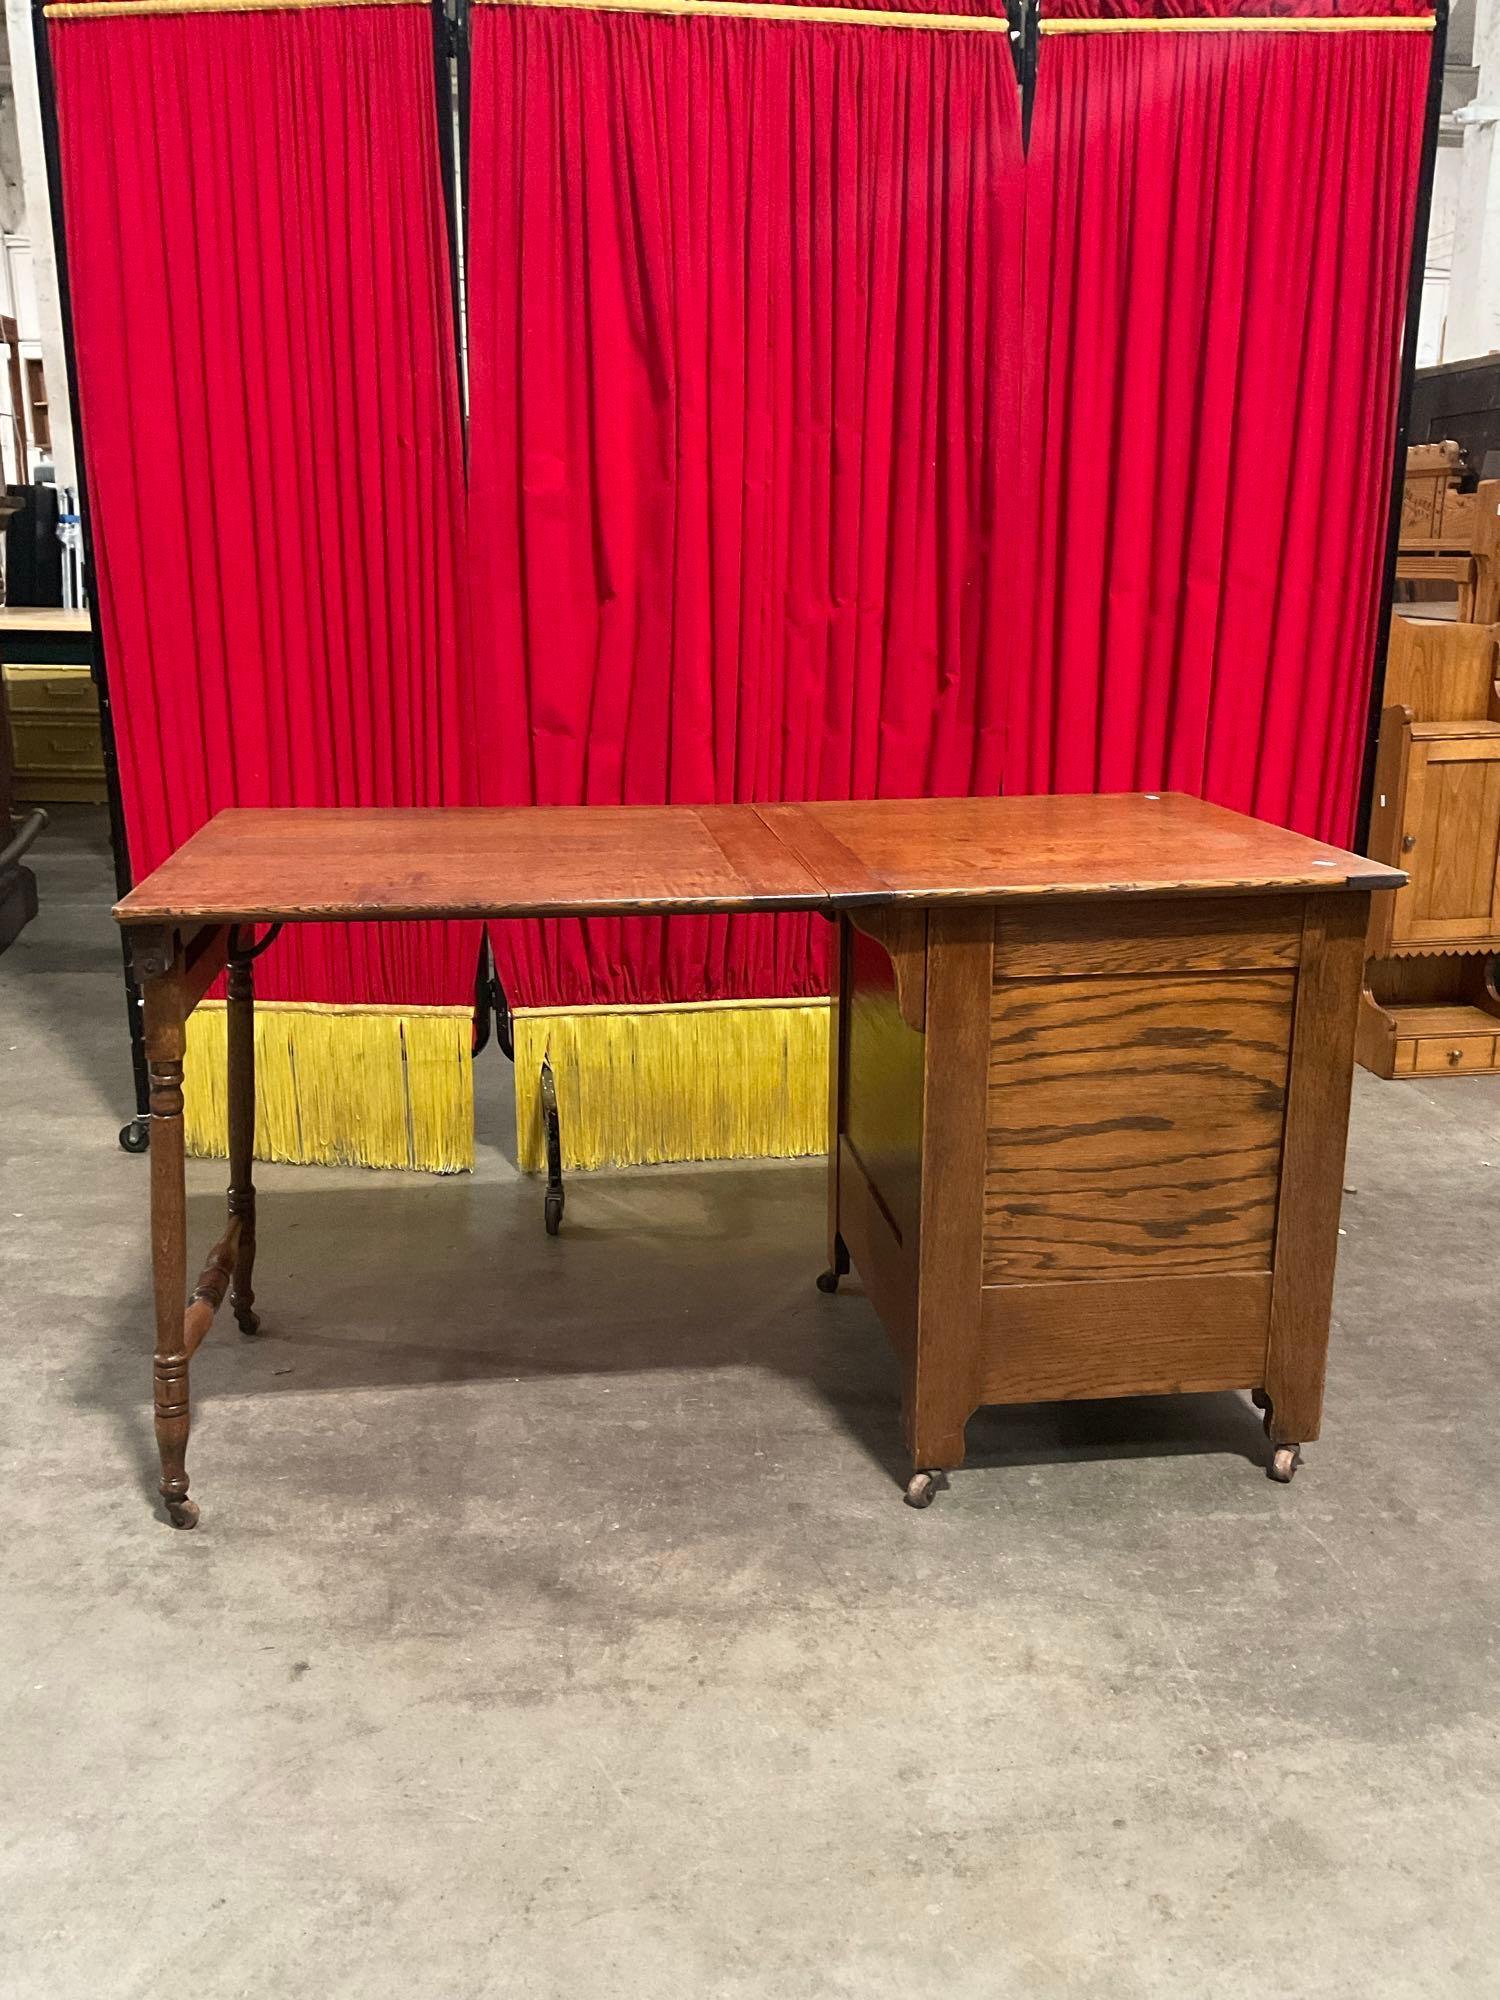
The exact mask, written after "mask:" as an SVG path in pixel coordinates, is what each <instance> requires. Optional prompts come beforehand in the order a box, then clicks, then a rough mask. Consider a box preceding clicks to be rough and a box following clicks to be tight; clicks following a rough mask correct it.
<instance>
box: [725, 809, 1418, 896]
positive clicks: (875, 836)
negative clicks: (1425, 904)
mask: <svg viewBox="0 0 1500 2000" xmlns="http://www.w3.org/2000/svg"><path fill="white" fill-rule="evenodd" d="M758 811H759V812H760V814H761V816H762V818H763V819H765V821H766V822H767V824H768V825H771V826H774V827H775V828H776V830H777V832H778V833H780V835H781V836H782V838H783V839H784V840H785V841H786V842H787V844H788V845H789V846H790V847H792V848H794V849H795V850H796V852H797V853H798V854H799V855H800V856H801V858H802V860H803V861H804V862H805V863H806V864H807V866H808V867H809V868H810V869H811V870H812V872H813V873H814V874H815V875H816V876H817V877H818V878H819V880H820V881H821V882H823V884H824V886H825V887H826V888H827V889H828V890H829V893H830V895H832V896H833V897H834V898H835V900H839V899H842V898H843V897H844V896H845V895H847V894H848V893H850V892H851V891H852V892H856V893H859V894H861V895H864V896H866V897H868V898H871V899H873V900H878V901H881V902H907V901H910V902H919V903H930V902H975V903H999V902H1009V901H1012V900H1021V899H1026V900H1029V899H1031V898H1033V897H1041V896H1046V897H1073V896H1160V895H1180V894H1204V895H1236V894H1254V893H1256V892H1266V891H1270V892H1276V891H1279V890H1286V891H1293V890H1299V889H1301V890H1306V889H1339V888H1349V889H1399V888H1400V887H1401V885H1402V883H1403V882H1404V881H1405V880H1406V877H1405V875H1404V874H1403V873H1402V872H1401V870H1400V869H1398V868H1385V867H1382V866H1381V865H1380V864H1379V863H1378V862H1374V861H1367V860H1365V859H1364V858H1363V857H1362V856H1361V855H1358V854H1348V853H1346V852H1345V851H1344V850H1343V849H1342V848H1339V847H1327V846H1325V845H1324V844H1323V843H1322V842H1321V841H1317V840H1309V839H1307V838H1306V837H1305V836H1304V835H1303V834H1300V833H1291V832H1288V830H1287V829H1286V828H1285V827H1279V826H1272V825H1270V824H1268V822H1266V821H1265V820H1258V819H1249V818H1247V817H1246V816H1245V814H1243V813H1237V812H1230V811H1229V810H1228V809H1227V807H1224V806H1213V805H1207V804H1205V803H1204V801H1203V800H1202V799H1195V798H1190V797H1189V796H1188V795H1187V793H1185V792H1112V793H1103V794H1099V793H1095V794H1083V793H1068V794H1062V795H1058V796H1045V797H1044V796H1037V797H1011V798H1000V799H996V798H984V799H850V800H839V801H836V802H829V803H827V804H813V805H786V806H761V807H759V808H758Z"/></svg>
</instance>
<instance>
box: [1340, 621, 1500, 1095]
mask: <svg viewBox="0 0 1500 2000" xmlns="http://www.w3.org/2000/svg"><path fill="white" fill-rule="evenodd" d="M1497 673H1500V625H1438V624H1424V623H1418V622H1416V621H1413V620H1410V619H1406V618H1399V617H1398V618H1396V619H1394V620H1393V621H1392V628H1391V651H1390V661H1389V666H1388V669H1387V677H1386V694H1387V702H1386V708H1385V711H1384V715H1383V717H1382V721H1381V731H1380V749H1379V756H1378V759H1377V763H1376V773H1375V810H1374V814H1373V816H1372V819H1371V823H1370V853H1371V855H1372V857H1373V858H1374V859H1376V860H1380V861H1386V862H1389V863H1390V864H1391V865H1392V866H1394V867H1400V868H1404V869H1406V871H1407V874H1408V878H1409V879H1408V881H1407V884H1406V886H1405V888H1403V889H1398V890H1396V891H1394V892H1388V893H1385V894H1381V895H1377V896H1375V897H1374V898H1373V899H1372V903H1371V915H1370V936H1369V952H1370V958H1369V963H1368V965H1367V966H1366V970H1365V986H1364V993H1363V997H1362V1002H1361V1010H1360V1026H1359V1039H1358V1043H1357V1054H1358V1057H1359V1060H1360V1062H1361V1063H1363V1065H1364V1066H1365V1068H1366V1069H1369V1070H1373V1071H1374V1072H1375V1074H1376V1075H1377V1076H1383V1077H1400V1076H1452V1075H1464V1076H1472V1075H1475V1074H1490V1075H1493V1074H1500V991H1497V987H1496V975H1495V963H1496V955H1497V953H1500V681H1497Z"/></svg>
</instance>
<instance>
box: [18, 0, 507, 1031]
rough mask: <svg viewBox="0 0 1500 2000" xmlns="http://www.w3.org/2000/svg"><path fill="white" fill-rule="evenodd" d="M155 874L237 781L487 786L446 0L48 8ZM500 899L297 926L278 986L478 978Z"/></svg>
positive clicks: (370, 987)
mask: <svg viewBox="0 0 1500 2000" xmlns="http://www.w3.org/2000/svg"><path fill="white" fill-rule="evenodd" d="M49 28H50V46H51V53H52V60H53V65H54V69H55V74H56V80H57V96H58V122H59V128H60V138H61V149H62V167H63V195H64V202H65V210H66V221H67V231H68V249H69V267H70V275H71V280H72V293H73V301H72V303H73V319H74V328H75V338H76V345H77V358H78V377H79V390H80V402H81V409H82V417H83V433H84V439H85V445H86V451H87V468H86V469H87V476H88V482H89V497H90V503H91V513H92V521H93V532H94V542H95V550H96V556H97V574H96V576H95V578H94V585H95V596H96V612H97V615H98V616H99V618H100V619H101V621H102V628H103V634H104V641H105V649H106V658H107V660H108V663H109V669H110V682H111V691H112V695H113V702H114V715H115V726H116V732H117V740H118V746H119V756H120V776H121V788H122V792H123V795H124V806H125V818H126V825H127V830H128V836H129V847H130V858H131V863H132V866H133V868H134V871H135V873H136V875H137V877H139V876H140V875H142V874H143V873H145V872H146V871H147V870H149V869H150V868H151V867H153V866H154V865H155V864H156V863H157V862H159V861H160V860H162V859H163V857H164V856H165V855H166V854H167V853H168V852H170V850H171V849H172V847H173V846H174V845H176V844H178V843H179V842H181V841H183V840H185V839H186V838H187V836H188V835H189V834H190V833H192V832H193V831H194V830H195V828H197V827H198V826H200V825H201V824H202V823H203V821H204V820H206V819H207V818H208V817H209V816H210V815H211V814H212V813H213V812H215V811H216V810H217V809H219V808H220V807H222V806H226V805H445V804H461V803H467V802H471V801H472V799H473V796H474V793H473V776H472V771H473V766H472V761H471V756H472V747H473V741H474V729H473V717H472V705H471V700H470V691H469V682H468V677H467V673H466V668H465V662H466V652H465V646H466V618H467V614H466V604H465V583H466V579H465V574H464V556H463V548H464V542H463V537H464V508H463V454H462V432H461V423H460V413H459V403H458V385H457V369H456V362H455V355H454V331H453V321H452V310H451V304H450V274H449V263H448V244H447V235H446V222H445V215H444V209H443V203H442V180H441V173H440V167H439V160H438V152H437V133H436V119H435V112H434V104H435V88H434V75H433V57H432V26H431V17H430V15H429V13H428V11H427V9H426V7H425V6H422V5H420V4H413V5H409V6H403V5H389V4H387V5H380V6H347V7H342V6H341V7H329V6H323V7H318V8H311V9H307V10H305V11H287V12H255V13H224V14H217V13H206V12H199V13H190V14H183V15H151V16H144V17H140V16H137V17H122V18H119V19H99V18H83V19H77V18H74V19H69V18H62V19H57V20H54V21H53V22H51V23H50V24H49ZM477 950H478V938H477V930H476V929H475V928H474V927H473V926H458V925H449V926H436V925H427V926H419V925H414V924H400V925H395V924H393V925H389V926H386V925H363V926H360V925H356V926H350V927H348V928H347V929H342V928H333V927H324V926H297V927H294V928H292V929H289V931H288V932H287V934H286V935H285V936H284V938H283V939H282V941H281V942H280V944H278V946H277V948H276V950H275V951H274V952H272V953H271V954H270V955H269V956H268V957H267V958H266V959H265V960H264V961H263V962H262V967H261V971H260V979H259V986H260V989H261V991H262V992H263V993H264V994H265V995H266V996H268V997H271V998H280V999H288V1000H299V1001H313V1002H376V1003H394V1004H411V1003H418V1004H438V1003H462V1002H463V1001H465V1000H466V999H467V998H468V997H469V995H470V993H471V991H472V983H473V969H474V965H475V962H476V957H477Z"/></svg>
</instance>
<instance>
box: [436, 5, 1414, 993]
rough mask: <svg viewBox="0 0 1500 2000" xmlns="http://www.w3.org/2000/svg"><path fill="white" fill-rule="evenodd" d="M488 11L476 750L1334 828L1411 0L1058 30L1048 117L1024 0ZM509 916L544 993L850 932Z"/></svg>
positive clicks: (745, 960) (731, 782)
mask: <svg viewBox="0 0 1500 2000" xmlns="http://www.w3.org/2000/svg"><path fill="white" fill-rule="evenodd" d="M1405 5H1406V0H1388V5H1386V6H1383V7H1382V11H1399V10H1403V9H1404V7H1405ZM1048 11H1049V12H1057V11H1062V10H1061V9H1060V8H1059V9H1049V10H1048ZM1074 11H1082V9H1081V7H1079V6H1078V5H1077V0H1075V5H1074ZM1194 11H1197V12H1200V13H1201V12H1208V11H1210V10H1209V9H1207V8H1202V7H1199V8H1196V9H1195V10H1194ZM1226 11H1227V10H1226ZM1234 11H1236V12H1242V11H1246V10H1245V9H1244V8H1243V7H1242V6H1236V7H1235V9H1234ZM1361 11H1365V10H1364V9H1363V8H1362V9H1361ZM1372 11H1373V10H1372ZM471 19H472V22H473V68H472V95H473V121H472V131H471V148H470V203H471V212H470V226H471V238H470V264H469V286H470V300H469V309H470V356H471V369H472V384H471V387H472V400H471V424H470V455H471V496H470V507H471V515H470V520H471V546H472V559H473V563H474V579H475V610H476V664H477V672H478V675H479V681H480V686H481V690H482V704H483V706H484V708H485V710H486V718H485V722H484V725H483V735H482V739H481V740H482V753H483V754H482V781H483V782H484V783H485V784H486V786H487V787H488V794H487V795H488V796H489V797H491V798H494V799H498V800H505V801H526V800H540V801H544V802H548V801H550V802H560V801H566V800H619V799H624V800H636V801H646V800H661V799H688V800H699V799H747V798H748V799H774V798H780V797H790V798H796V797H808V796H823V797H830V796H840V795H845V794H854V795H868V794H879V793H882V792H884V793H888V794H907V795H910V794H917V793H944V792H965V791H993V790H997V789H1004V790H1008V791H1033V790H1036V791H1046V790H1095V789H1131V788H1138V787H1139V788H1150V789H1155V788H1157V787H1162V786H1174V787H1178V788H1181V789H1184V790H1188V791H1192V792H1199V793H1203V794H1205V795H1206V796H1208V797H1210V798H1215V799H1218V800H1221V801H1223V802H1225V803H1228V804H1231V805H1235V806H1239V807H1242V808H1247V809H1250V810H1253V811H1256V812H1259V813H1261V814H1264V815H1265V816H1266V817H1268V818H1272V819H1278V820H1282V821H1285V822H1287V823H1289V824H1291V825H1294V826H1297V827H1300V828H1302V829H1304V830H1306V831H1308V832H1312V833H1317V834H1321V835H1323V836H1325V837H1329V838H1333V839H1347V838H1348V837H1349V836H1350V834H1351V832H1352V824H1353V813H1354V805H1355V792H1356V786H1357V776H1358V768H1359V762H1360V754H1361V748H1362V737H1363V717H1364V713H1365V703H1366V698H1367V694H1368V685H1369V676H1370V670H1371V661H1372V657H1373V650H1374V619H1375V615H1376V602H1377V595H1378V573H1379V560H1380V550H1381V536H1382V529H1383V524H1384V518H1385V506H1386V492H1387V482H1388V467H1389V464H1390V455H1391V450H1392V443H1393V423H1394V409H1395V392H1396V379H1397V362H1398V349H1399V334H1400V325H1401V315H1402V308H1403V303H1404V296H1405V287H1406V273H1407V268H1408V261H1409V253H1410V236H1411V218H1412V212H1413V205H1414V197H1415V187H1416V179H1417V172H1418V162H1419V153H1420V131H1421V119H1422V106H1423V97H1424V91H1425V86H1426V77H1427V64H1428V60H1429V55H1430V46H1429V41H1428V38H1427V37H1426V36H1424V35H1416V34H1390V33H1379V32H1371V33H1367V34H1361V33H1358V32H1354V31H1344V32H1339V33H1334V34H1327V35H1299V34H1261V35H1255V34H1243V33H1241V34H1225V35H1222V36H1217V35H1212V34H1207V35H1204V34H1199V35H1174V34H1150V33H1146V34H1140V35H1095V36H1072V37H1070V36H1056V37H1051V38H1048V39H1047V40H1046V41H1044V43H1043V46H1042V49H1041V62H1040V81H1039V86H1038V95H1037V103H1036V110H1035V119H1034V125H1033V131H1032V137H1031V147H1030V156H1029V159H1027V158H1023V155H1022V149H1021V139H1020V129H1019V118H1018V97H1017V91H1016V85H1015V80H1014V73H1013V70H1012V68H1011V63H1010V57H1009V52H1008V50H1007V48H1006V47H1005V46H1004V43H1003V41H1002V39H1001V38H1000V37H990V36H978V35H975V36H972V37H970V36H964V35H961V34H938V33H928V32H920V31H905V30H903V31H895V30H889V31H887V30H872V29H842V28H838V27H835V26H831V25H830V26H822V25H813V24H808V25H807V26H781V25H777V24H767V23H757V22H727V21H717V22H713V23H712V24H709V23H705V22H683V21H671V20H663V19H654V18H640V17H618V16H608V15H592V14H579V13H574V12H549V11H546V10H536V11H533V10H530V9H526V8H511V7H480V8H478V9H476V10H475V11H474V13H473V15H472V16H471ZM500 943H501V957H502V969H503V972H504V976H505V978H506V982H507V985H508V987H509V989H510V991H511V996H512V998H513V999H515V1000H516V1001H517V1002H519V1003H521V1004H538V1003H543V1002H546V1003H554V1004H566V1005H584V1004H588V1003H591V1002H604V1001H653V1000H665V999H678V1000H692V999H699V998H720V997H739V996H752V995H773V996H774V995H786V996H798V995H803V994H808V993H812V992H816V991H820V990H823V980H824V977H825V964H824V958H823V939H822V937H821V935H820V934H819V932H818V931H817V930H816V929H815V928H813V927H811V926H809V925H808V924H807V923H806V922H805V921H800V920H781V921H778V922H774V923H772V922H767V921H760V920H737V921H736V920H731V921H726V920H713V921H703V922H697V923H683V924H675V925H672V926H670V927H668V926H662V925H645V924H591V925H584V926H580V925H552V926H548V927H546V928H545V929H544V930H537V929H527V930H524V931H517V932H516V933H515V934H514V935H508V936H505V937H503V938H502V939H501V941H500Z"/></svg>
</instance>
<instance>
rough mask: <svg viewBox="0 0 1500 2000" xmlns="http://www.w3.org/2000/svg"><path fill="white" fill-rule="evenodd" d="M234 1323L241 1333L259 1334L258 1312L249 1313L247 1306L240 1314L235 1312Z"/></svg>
mask: <svg viewBox="0 0 1500 2000" xmlns="http://www.w3.org/2000/svg"><path fill="white" fill-rule="evenodd" d="M234 1323H235V1325H236V1326H237V1327H238V1328H239V1330H240V1332H241V1333H244V1334H252V1333H259V1332H260V1314H259V1313H258V1312H251V1310H250V1308H249V1306H246V1307H245V1308H244V1310H243V1311H242V1312H236V1314H235V1316H234Z"/></svg>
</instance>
